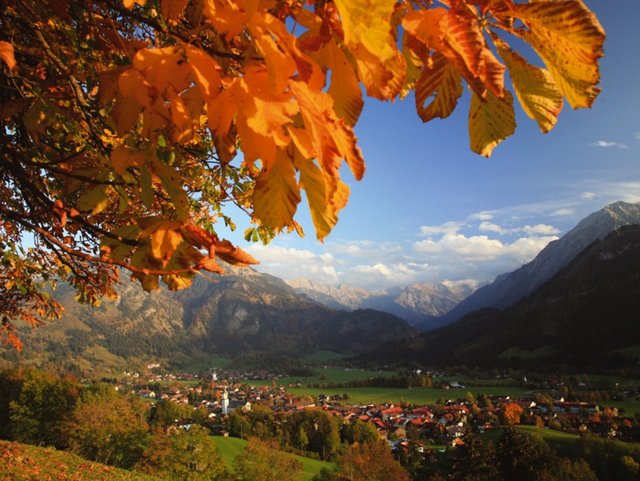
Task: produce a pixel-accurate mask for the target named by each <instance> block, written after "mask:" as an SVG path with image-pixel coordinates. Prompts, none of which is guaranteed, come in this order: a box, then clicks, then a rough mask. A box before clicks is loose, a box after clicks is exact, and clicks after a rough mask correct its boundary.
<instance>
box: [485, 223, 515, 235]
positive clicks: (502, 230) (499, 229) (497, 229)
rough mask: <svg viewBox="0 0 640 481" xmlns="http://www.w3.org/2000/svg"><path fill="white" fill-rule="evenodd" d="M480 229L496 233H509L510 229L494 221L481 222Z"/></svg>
mask: <svg viewBox="0 0 640 481" xmlns="http://www.w3.org/2000/svg"><path fill="white" fill-rule="evenodd" d="M478 229H480V231H482V232H495V233H496V234H508V233H509V230H508V229H505V228H504V227H501V226H499V225H498V224H494V223H493V222H487V221H484V222H481V223H480V225H479V226H478Z"/></svg>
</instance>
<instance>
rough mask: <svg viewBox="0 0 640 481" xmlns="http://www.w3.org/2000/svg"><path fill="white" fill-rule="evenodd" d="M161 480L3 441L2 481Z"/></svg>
mask: <svg viewBox="0 0 640 481" xmlns="http://www.w3.org/2000/svg"><path fill="white" fill-rule="evenodd" d="M53 480H56V481H162V479H161V478H157V477H155V476H148V475H145V474H140V473H136V472H134V471H126V470H122V469H116V468H112V467H110V466H105V465H104V464H98V463H92V462H90V461H87V460H86V459H83V458H81V457H79V456H76V455H75V454H70V453H66V452H64V451H56V450H55V449H51V448H39V447H36V446H29V445H26V444H18V443H10V442H7V441H0V481H53Z"/></svg>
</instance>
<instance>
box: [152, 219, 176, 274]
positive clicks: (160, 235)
mask: <svg viewBox="0 0 640 481" xmlns="http://www.w3.org/2000/svg"><path fill="white" fill-rule="evenodd" d="M180 227H181V223H180V222H176V221H172V220H163V221H160V222H157V223H155V224H153V225H151V226H150V227H148V228H147V229H145V230H144V232H143V234H142V235H143V236H145V235H149V239H150V242H151V255H152V256H153V257H154V258H156V259H158V260H159V261H161V262H162V265H163V266H166V265H167V264H168V263H169V260H170V259H171V256H172V255H173V253H174V252H175V251H176V250H177V249H178V246H179V245H180V244H181V243H182V234H180V232H179V229H180Z"/></svg>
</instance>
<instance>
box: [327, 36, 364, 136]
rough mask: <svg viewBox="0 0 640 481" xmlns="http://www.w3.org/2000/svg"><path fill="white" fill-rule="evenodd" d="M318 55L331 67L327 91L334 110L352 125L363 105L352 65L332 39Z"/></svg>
mask: <svg viewBox="0 0 640 481" xmlns="http://www.w3.org/2000/svg"><path fill="white" fill-rule="evenodd" d="M320 55H322V58H323V60H324V62H323V63H324V64H325V65H327V66H329V68H331V85H330V86H329V90H328V91H327V93H328V94H329V95H330V96H331V98H332V99H333V106H334V110H335V112H336V114H337V115H338V116H339V117H340V118H343V119H344V121H345V122H346V123H347V125H350V126H353V125H355V124H356V122H357V121H358V118H359V117H360V113H361V112H362V108H363V107H364V100H363V99H362V91H361V90H360V84H359V82H358V77H357V76H356V73H355V72H354V70H353V66H352V64H351V62H350V61H349V59H348V58H347V56H346V55H345V53H344V52H343V51H342V49H341V48H340V46H339V45H338V44H336V43H335V42H334V41H332V42H329V43H327V44H326V45H325V46H324V48H323V49H322V53H321V54H320Z"/></svg>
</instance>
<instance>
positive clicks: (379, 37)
mask: <svg viewBox="0 0 640 481" xmlns="http://www.w3.org/2000/svg"><path fill="white" fill-rule="evenodd" d="M335 3H336V6H337V8H338V11H339V13H340V17H341V20H342V28H343V29H344V42H345V45H346V46H347V48H348V49H349V51H350V52H351V54H352V55H353V58H354V60H355V62H356V66H357V71H358V76H359V78H360V80H361V81H362V83H363V84H364V85H365V88H366V90H367V94H369V95H371V96H373V97H376V98H378V99H380V100H390V99H393V98H395V97H396V96H397V95H398V93H399V92H400V90H401V88H402V85H403V84H404V75H405V68H406V66H405V63H404V57H403V56H402V54H401V53H400V52H399V51H398V48H397V46H396V38H395V34H394V29H393V27H392V24H391V17H392V15H393V13H394V9H395V3H396V2H395V0H372V1H370V2H361V1H359V0H336V2H335Z"/></svg>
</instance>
